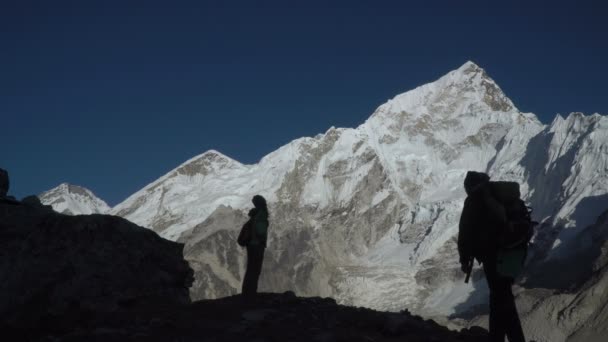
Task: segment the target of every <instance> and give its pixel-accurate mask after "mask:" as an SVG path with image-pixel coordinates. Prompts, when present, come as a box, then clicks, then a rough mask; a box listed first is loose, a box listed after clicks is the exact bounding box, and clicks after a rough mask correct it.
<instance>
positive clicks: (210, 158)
mask: <svg viewBox="0 0 608 342" xmlns="http://www.w3.org/2000/svg"><path fill="white" fill-rule="evenodd" d="M242 166H243V164H241V163H239V162H238V161H236V160H234V159H232V158H230V157H228V156H226V155H225V154H223V153H221V152H218V151H216V150H208V151H206V152H204V153H203V154H200V155H198V156H196V157H194V158H191V159H189V160H188V161H186V162H184V163H183V164H182V165H180V166H179V167H178V168H177V169H176V170H175V172H177V173H178V174H182V175H187V176H194V175H196V174H202V175H206V174H208V173H210V172H213V171H214V170H215V171H217V170H220V169H224V168H238V167H242Z"/></svg>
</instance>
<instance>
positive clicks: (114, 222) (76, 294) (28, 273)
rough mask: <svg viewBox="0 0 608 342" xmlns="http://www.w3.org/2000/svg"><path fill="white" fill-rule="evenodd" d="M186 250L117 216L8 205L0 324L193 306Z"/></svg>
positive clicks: (1, 248)
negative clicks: (141, 305) (142, 306)
mask: <svg viewBox="0 0 608 342" xmlns="http://www.w3.org/2000/svg"><path fill="white" fill-rule="evenodd" d="M182 248H183V245H182V244H179V243H175V242H171V241H168V240H165V239H162V238H160V237H159V236H158V235H156V234H155V233H154V232H152V231H151V230H148V229H145V228H142V227H139V226H137V225H135V224H133V223H131V222H129V221H127V220H125V219H122V218H119V217H115V216H109V215H81V216H67V215H62V214H57V213H55V212H52V211H49V210H48V209H45V208H41V207H37V206H36V205H27V204H15V203H8V202H6V201H3V202H0V320H2V321H5V322H13V323H14V324H17V325H23V324H26V325H29V324H32V325H34V324H35V325H37V324H38V323H39V321H40V320H42V319H43V318H44V317H48V316H49V315H51V316H57V315H62V314H64V313H65V312H68V311H71V310H91V311H94V312H101V311H108V312H112V311H115V310H117V309H120V308H121V307H125V306H129V305H133V304H134V303H137V302H140V301H145V300H148V299H149V298H157V299H159V300H163V301H168V302H179V303H188V302H189V296H188V288H189V286H190V285H191V283H192V270H191V269H190V268H189V266H188V264H187V263H186V262H185V261H184V260H183V257H182Z"/></svg>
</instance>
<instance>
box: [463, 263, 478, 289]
mask: <svg viewBox="0 0 608 342" xmlns="http://www.w3.org/2000/svg"><path fill="white" fill-rule="evenodd" d="M474 263H475V259H473V258H471V260H470V261H469V262H468V263H467V276H466V278H464V282H465V284H468V283H469V278H471V273H473V264H474Z"/></svg>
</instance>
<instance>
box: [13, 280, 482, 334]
mask: <svg viewBox="0 0 608 342" xmlns="http://www.w3.org/2000/svg"><path fill="white" fill-rule="evenodd" d="M241 299H242V298H240V296H232V297H227V298H222V299H217V300H206V301H200V302H196V303H193V304H189V305H173V304H166V303H165V304H163V303H160V302H157V301H149V302H147V303H144V304H142V305H140V306H136V307H133V308H132V309H130V310H122V311H119V312H116V313H112V314H103V313H102V314H95V315H91V314H89V313H87V312H86V311H85V312H80V313H79V316H78V317H74V316H70V315H66V316H63V317H56V318H55V319H54V320H53V321H49V322H45V323H46V325H44V326H40V327H39V329H34V330H29V331H24V330H13V331H11V333H12V334H13V335H16V336H18V337H19V338H20V340H28V341H70V342H78V341H87V342H88V341H163V342H164V341H218V342H219V341H230V342H232V341H245V342H248V341H252V342H253V341H292V342H298V341H306V342H338V341H349V342H369V341H375V342H387V341H410V342H423V341H424V342H426V341H436V342H456V341H459V342H481V341H486V340H487V332H486V331H485V330H484V329H481V328H478V327H473V328H470V329H464V330H462V331H459V332H457V331H450V330H448V329H447V328H445V327H442V326H440V325H439V324H437V323H435V322H434V321H432V320H424V319H422V318H420V317H417V316H414V315H411V314H410V313H409V312H408V311H402V312H400V313H387V312H379V311H374V310H370V309H364V308H355V307H347V306H340V305H337V304H336V302H335V301H334V300H333V299H330V298H318V297H315V298H298V297H296V296H295V295H294V294H293V292H287V293H284V294H261V295H260V296H259V297H258V298H257V299H256V300H255V301H252V302H248V303H243V302H242V300H241Z"/></svg>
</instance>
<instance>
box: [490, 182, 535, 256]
mask: <svg viewBox="0 0 608 342" xmlns="http://www.w3.org/2000/svg"><path fill="white" fill-rule="evenodd" d="M490 192H491V195H492V197H493V198H494V199H495V200H496V201H497V202H498V203H500V204H501V205H502V207H503V210H504V215H505V216H506V223H507V224H506V225H505V227H504V228H503V229H501V230H500V231H499V232H498V246H499V247H500V248H501V249H513V248H521V247H524V248H525V247H527V246H528V243H529V242H530V240H531V239H532V236H533V235H534V227H535V226H536V225H537V224H538V222H535V221H532V216H531V215H532V208H530V207H528V206H527V205H526V203H525V202H524V201H523V200H522V199H521V198H520V192H519V184H518V183H516V182H490Z"/></svg>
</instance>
